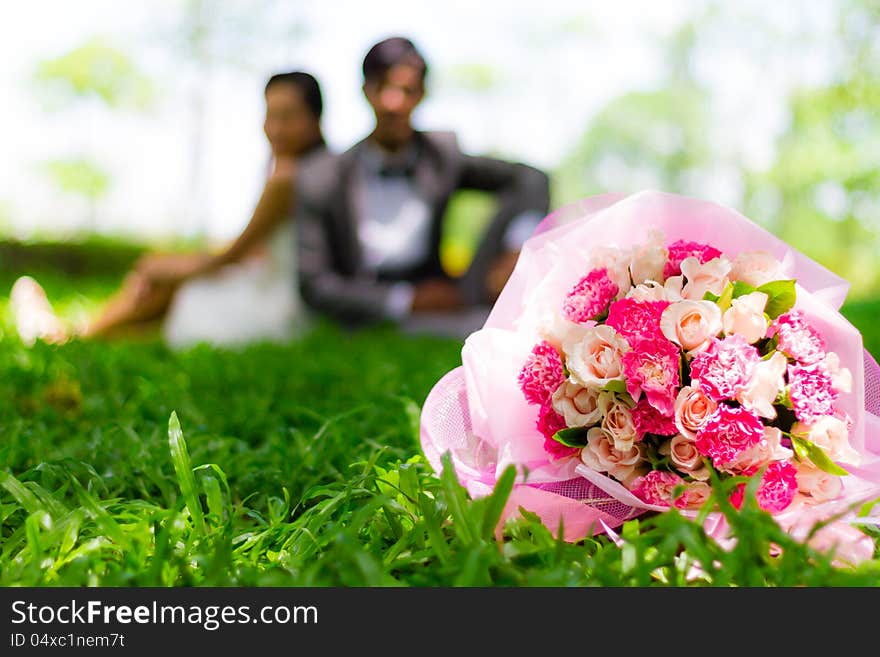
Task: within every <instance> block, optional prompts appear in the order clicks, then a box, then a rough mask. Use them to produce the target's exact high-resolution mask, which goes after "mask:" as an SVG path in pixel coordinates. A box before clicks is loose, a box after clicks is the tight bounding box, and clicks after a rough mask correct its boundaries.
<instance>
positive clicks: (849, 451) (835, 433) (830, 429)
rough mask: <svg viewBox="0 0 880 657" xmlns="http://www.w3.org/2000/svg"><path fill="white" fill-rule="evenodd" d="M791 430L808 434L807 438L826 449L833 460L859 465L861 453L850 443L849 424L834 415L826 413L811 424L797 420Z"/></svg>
mask: <svg viewBox="0 0 880 657" xmlns="http://www.w3.org/2000/svg"><path fill="white" fill-rule="evenodd" d="M791 432H792V433H793V434H796V435H800V436H806V438H807V440H809V441H810V442H812V443H813V444H814V445H816V446H817V447H819V448H821V449H822V451H824V452H825V453H826V454H827V455H828V458H830V459H831V460H832V461H840V462H842V463H851V464H853V465H858V464H859V462H860V461H861V457H860V456H859V453H858V452H857V451H856V450H854V449H853V448H852V445H850V443H849V425H848V424H847V423H846V421H844V420H841V419H840V418H838V417H834V416H833V415H824V416H822V417H820V418H819V419H818V420H816V421H815V422H813V423H811V424H807V423H806V422H795V423H794V425H793V426H792V427H791Z"/></svg>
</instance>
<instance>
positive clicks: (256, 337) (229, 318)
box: [162, 221, 308, 348]
mask: <svg viewBox="0 0 880 657" xmlns="http://www.w3.org/2000/svg"><path fill="white" fill-rule="evenodd" d="M295 240H296V235H295V231H294V225H293V222H292V221H286V222H285V223H284V224H283V225H282V226H281V227H279V228H278V229H277V230H276V232H275V233H274V234H273V235H272V237H271V238H270V239H269V240H268V242H267V247H268V248H267V249H265V250H264V251H263V252H262V253H261V254H260V256H259V257H250V258H247V259H244V260H242V261H241V262H237V263H234V264H231V265H227V266H226V267H224V268H223V269H221V270H219V271H218V272H217V273H216V274H213V275H211V276H202V277H199V278H195V279H193V280H190V281H187V282H186V283H184V284H183V285H182V286H181V287H180V289H179V290H178V291H177V293H176V294H175V295H174V300H173V301H172V304H171V307H170V308H169V311H168V314H167V316H166V318H165V320H164V322H163V326H162V334H163V337H164V339H165V341H166V342H167V343H168V344H169V345H170V346H172V347H174V348H184V347H188V346H192V345H195V344H197V343H201V342H207V343H211V344H214V345H218V346H227V347H232V346H243V345H245V344H248V343H252V342H257V341H273V342H284V341H287V340H289V339H291V338H293V337H295V335H297V333H298V332H299V331H301V330H302V329H303V328H304V327H305V326H306V324H307V321H308V320H307V317H306V312H307V311H306V308H305V304H304V303H303V302H302V299H301V297H300V295H299V286H298V284H297V273H296V267H295V257H296V256H295V253H296V252H295V246H296V242H295Z"/></svg>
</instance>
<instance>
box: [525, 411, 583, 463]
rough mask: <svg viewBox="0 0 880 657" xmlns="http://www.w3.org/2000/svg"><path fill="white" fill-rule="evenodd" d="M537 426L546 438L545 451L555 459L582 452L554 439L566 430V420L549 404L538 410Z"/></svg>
mask: <svg viewBox="0 0 880 657" xmlns="http://www.w3.org/2000/svg"><path fill="white" fill-rule="evenodd" d="M535 426H536V428H537V429H538V431H540V432H541V435H543V436H544V451H546V452H547V453H548V454H550V456H552V457H553V458H554V459H562V458H566V457H568V456H573V455H575V454H577V453H578V452H579V451H580V450H578V448H577V447H568V446H566V445H563V444H562V443H561V442H559V441H558V440H555V439H554V438H553V436H554V434H556V432H557V431H560V430H562V429H565V419H564V418H563V417H562V416H561V415H560V414H559V413H557V412H556V410H555V409H554V408H553V407H552V406H551V405H550V404H549V403H547V404H544V405H543V406H541V408H540V410H538V421H537V423H536V425H535Z"/></svg>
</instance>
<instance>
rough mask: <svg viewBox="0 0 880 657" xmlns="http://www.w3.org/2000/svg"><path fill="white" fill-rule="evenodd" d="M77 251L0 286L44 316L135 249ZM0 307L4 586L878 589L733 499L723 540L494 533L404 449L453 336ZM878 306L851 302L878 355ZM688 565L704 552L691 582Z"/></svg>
mask: <svg viewBox="0 0 880 657" xmlns="http://www.w3.org/2000/svg"><path fill="white" fill-rule="evenodd" d="M41 248H42V247H41ZM91 248H92V247H83V249H84V250H83V249H81V251H83V252H80V251H77V250H76V249H73V250H70V249H67V250H65V251H64V253H66V255H65V256H64V257H61V258H59V257H57V254H56V256H52V257H50V256H49V255H47V254H48V253H49V251H45V250H44V251H42V252H41V255H39V257H34V253H35V252H34V251H30V252H28V253H24V254H22V253H20V252H19V251H20V250H17V251H16V253H17V255H15V256H14V258H13V257H11V256H8V254H9V253H12V252H11V251H3V249H2V248H0V254H4V253H5V254H7V257H6V258H4V260H3V261H2V263H0V285H2V286H3V287H2V288H0V289H3V290H8V289H9V285H11V283H12V280H13V279H14V276H15V275H17V274H18V273H20V272H21V271H22V268H23V267H26V268H27V269H28V271H30V272H32V273H34V274H35V275H38V276H39V277H40V280H41V281H42V282H44V284H45V286H46V287H47V290H48V292H49V294H50V297H51V298H52V299H53V300H55V301H56V305H57V306H58V308H59V310H61V312H63V313H65V314H66V315H68V316H70V315H72V314H76V313H81V312H88V311H89V310H90V309H92V308H94V307H95V306H96V304H97V303H98V302H99V301H100V299H101V298H103V297H104V296H106V294H107V293H109V291H110V290H111V289H112V287H113V284H114V283H115V281H117V280H118V279H119V274H120V272H121V270H122V269H123V268H124V267H125V265H127V264H128V262H130V261H131V260H132V259H133V258H134V257H136V255H137V249H128V250H126V249H122V250H115V249H109V251H107V252H102V253H104V255H105V256H107V257H105V258H103V259H100V260H101V262H103V263H105V266H103V267H102V268H98V269H89V268H85V269H79V270H76V271H73V272H71V267H73V268H74V269H75V267H76V266H77V265H75V264H74V265H72V264H71V263H76V262H79V261H80V260H82V259H84V261H85V262H91V261H94V260H93V258H92V256H94V255H95V254H94V253H92V252H91V251H90V250H89V249H91ZM101 248H109V247H106V245H105V246H102V247H101ZM111 253H112V254H113V255H108V254H111ZM77 254H78V255H77ZM10 262H12V263H14V267H13V266H10V265H9V264H8V263H10ZM108 263H109V264H108ZM5 302H6V299H5V298H4V297H0V311H2V313H3V314H2V316H3V318H4V319H3V320H2V323H0V326H2V328H3V329H4V335H3V336H0V371H2V373H3V376H2V377H0V464H2V468H0V585H3V586H16V585H38V586H55V585H67V586H81V585H97V586H120V585H121V586H125V585H140V586H186V585H224V586H228V585H260V586H265V585H283V586H306V585H316V586H398V585H402V586H592V585H604V586H651V585H654V586H678V585H693V586H794V585H804V586H859V585H861V586H865V585H877V584H878V583H880V560H875V561H873V562H871V563H868V564H863V565H862V566H860V567H859V568H857V569H853V568H843V567H836V566H834V565H833V564H832V562H831V560H830V557H828V556H825V555H820V554H816V553H814V552H812V551H811V550H809V549H808V548H806V547H804V546H802V545H800V544H797V543H794V542H792V541H790V540H789V539H788V537H786V536H785V535H784V534H782V533H781V532H779V530H778V529H777V528H776V526H775V525H774V524H773V523H772V522H771V521H770V520H769V517H768V516H766V515H765V514H762V513H760V512H758V511H755V510H754V509H750V508H747V509H745V510H744V511H743V512H742V513H740V514H733V513H731V514H730V517H729V520H730V522H731V524H732V525H733V527H734V529H735V532H736V533H737V535H738V536H743V537H747V539H748V540H740V541H739V542H738V544H737V547H736V548H735V549H734V550H732V551H724V550H722V549H720V548H719V547H718V546H716V545H715V544H714V543H712V542H711V541H709V540H708V539H706V538H705V536H704V535H703V533H702V531H701V529H700V527H699V526H698V525H696V524H694V523H691V522H689V521H686V520H684V519H683V518H681V517H679V516H678V515H676V514H675V513H669V514H664V515H663V516H657V517H653V518H649V517H643V518H641V519H639V520H637V521H633V522H631V523H629V524H628V525H626V526H625V527H624V529H623V534H624V536H625V537H626V539H627V546H626V547H625V548H624V549H620V548H618V547H616V546H615V545H614V544H613V543H611V542H610V541H609V540H608V539H607V538H605V537H597V538H594V539H588V540H585V541H582V542H580V543H577V544H566V543H560V542H558V541H556V540H554V539H553V537H552V536H551V535H550V533H549V532H548V531H547V530H546V529H545V528H544V527H543V526H541V525H540V524H539V523H538V522H536V521H535V520H534V519H524V520H522V521H519V522H516V523H512V524H510V525H508V526H507V528H506V530H505V535H504V540H502V541H500V542H498V541H496V540H495V539H494V538H493V528H494V526H495V521H496V519H497V517H498V514H499V512H500V505H501V503H503V501H504V498H505V495H506V491H505V490H504V489H503V488H501V489H500V490H499V491H498V492H497V493H496V496H495V497H493V498H489V499H484V500H479V501H472V500H469V499H467V498H466V496H465V494H464V492H463V490H462V489H461V488H460V487H459V486H458V485H457V484H456V482H454V481H453V480H452V479H450V478H448V477H447V478H438V477H437V476H435V474H434V473H433V472H432V471H431V469H430V468H429V467H428V466H427V464H426V463H425V462H424V460H423V459H422V458H421V456H420V449H419V443H418V419H419V410H420V406H421V403H422V402H423V401H424V399H425V397H426V395H427V394H428V392H429V390H430V389H431V386H432V385H433V384H434V383H435V382H436V381H437V379H438V378H439V377H440V376H442V375H443V374H444V373H445V372H446V371H448V370H449V369H451V368H452V367H455V366H456V365H458V364H459V363H460V348H461V343H460V342H458V341H456V340H448V339H435V338H425V337H405V336H402V335H399V334H398V333H396V332H395V331H394V330H393V329H391V328H387V327H382V328H376V329H371V330H369V331H364V332H358V333H345V332H342V331H340V330H339V329H337V328H335V327H333V326H330V325H321V326H319V327H317V328H316V329H315V330H314V331H312V332H311V333H309V334H308V335H306V336H304V337H303V338H302V339H300V340H298V341H296V342H292V343H290V344H287V345H268V344H264V345H254V346H252V347H249V348H247V349H245V350H240V351H232V350H218V349H211V348H207V347H199V348H196V349H192V350H189V351H185V352H172V351H169V350H168V349H167V348H165V347H164V346H163V345H162V344H160V343H159V342H157V341H155V340H147V341H140V342H117V343H112V344H87V343H71V344H68V345H66V346H64V347H51V346H47V345H43V344H37V345H36V346H35V347H33V348H31V349H27V348H25V347H24V346H23V345H21V343H20V342H19V341H18V339H17V337H16V336H15V334H14V331H12V330H11V328H12V327H11V326H10V324H9V318H8V315H7V314H6V312H5V307H4V306H5ZM878 311H880V305H878V303H876V302H865V303H862V304H854V305H852V306H851V307H850V308H848V309H847V312H848V313H849V315H848V316H850V317H851V319H852V321H853V322H854V323H856V324H857V326H859V327H860V328H861V329H862V330H863V331H865V336H866V344H868V345H870V348H871V349H872V350H873V353H874V354H875V355H876V354H880V349H878V346H880V345H878V341H877V340H878V337H880V331H878V330H877V327H876V326H875V323H874V318H875V317H876V316H877V313H878ZM178 423H179V427H180V431H178ZM771 544H775V545H779V546H782V547H783V552H782V555H781V556H775V557H771V556H769V554H770V546H771ZM694 560H698V561H699V562H700V563H702V564H710V565H709V566H707V568H706V569H705V571H704V572H703V573H702V574H701V575H699V576H698V577H697V578H696V579H688V577H687V576H688V573H692V570H691V566H692V565H693V563H694Z"/></svg>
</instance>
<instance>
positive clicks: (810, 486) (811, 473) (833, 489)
mask: <svg viewBox="0 0 880 657" xmlns="http://www.w3.org/2000/svg"><path fill="white" fill-rule="evenodd" d="M795 467H796V468H797V474H796V475H795V479H797V484H798V490H799V491H800V492H801V493H804V494H805V495H809V496H810V497H811V498H812V499H813V501H814V502H828V501H829V500H833V499H836V498H837V496H838V495H840V492H841V491H842V490H843V482H842V481H841V479H840V477H838V476H837V475H833V474H831V473H828V472H825V471H824V470H820V469H819V468H816V467H814V466H813V465H812V464H810V463H809V462H807V461H800V462H798V463H795Z"/></svg>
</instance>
